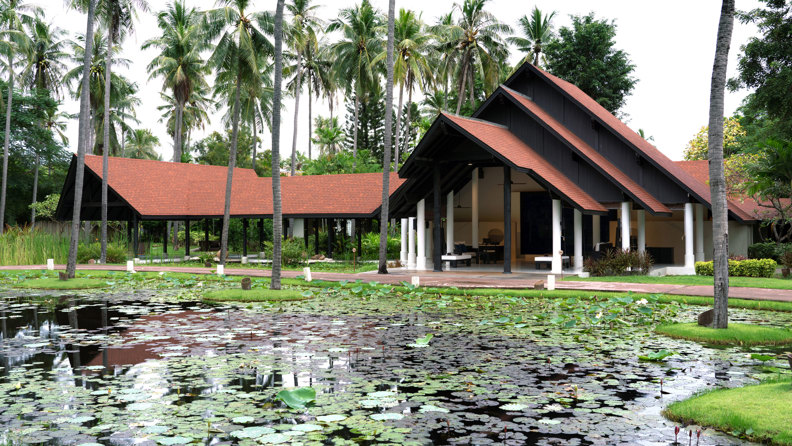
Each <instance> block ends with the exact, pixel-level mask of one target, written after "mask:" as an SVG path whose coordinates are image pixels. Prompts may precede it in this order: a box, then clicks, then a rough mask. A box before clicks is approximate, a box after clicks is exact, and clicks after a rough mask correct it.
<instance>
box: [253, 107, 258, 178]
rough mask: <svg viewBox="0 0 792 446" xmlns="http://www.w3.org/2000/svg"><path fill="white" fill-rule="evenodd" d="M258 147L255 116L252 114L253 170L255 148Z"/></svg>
mask: <svg viewBox="0 0 792 446" xmlns="http://www.w3.org/2000/svg"><path fill="white" fill-rule="evenodd" d="M257 148H258V129H257V128H256V117H255V116H253V160H252V161H253V172H255V171H256V149H257Z"/></svg>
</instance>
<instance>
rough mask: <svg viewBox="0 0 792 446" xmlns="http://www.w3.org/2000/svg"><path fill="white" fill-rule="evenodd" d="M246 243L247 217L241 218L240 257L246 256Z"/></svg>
mask: <svg viewBox="0 0 792 446" xmlns="http://www.w3.org/2000/svg"><path fill="white" fill-rule="evenodd" d="M247 245H248V219H247V218H243V219H242V257H247V248H248V247H247Z"/></svg>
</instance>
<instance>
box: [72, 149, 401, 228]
mask: <svg viewBox="0 0 792 446" xmlns="http://www.w3.org/2000/svg"><path fill="white" fill-rule="evenodd" d="M85 166H86V168H87V169H89V170H90V171H92V172H94V173H95V174H96V175H97V176H98V177H99V178H101V177H102V157H101V156H93V155H86V156H85ZM109 172H110V174H109V182H108V187H109V188H110V189H111V190H113V191H115V192H116V193H117V194H118V195H119V196H121V198H122V199H123V200H125V201H126V202H127V203H128V204H129V205H130V206H131V207H133V208H134V209H135V210H136V211H137V212H138V213H139V214H140V216H141V217H142V218H149V219H164V218H167V217H174V218H175V217H197V218H201V217H221V216H222V215H223V209H224V206H225V185H226V178H227V175H228V167H224V166H208V165H202V164H188V163H171V162H164V161H153V160H138V159H131V158H116V157H111V158H110V159H109ZM404 181H405V180H403V179H401V178H399V177H398V175H397V174H396V173H391V174H390V192H391V194H392V193H393V192H394V191H396V189H398V187H399V186H401V185H402V184H403V183H404ZM281 185H282V202H283V215H285V216H287V217H309V216H328V217H332V216H336V217H341V216H348V217H364V216H373V214H374V213H376V212H377V211H378V209H379V207H380V205H381V204H382V173H363V174H348V175H315V176H294V177H281ZM231 194H232V195H231V215H232V216H234V217H246V216H247V217H254V216H262V217H265V216H266V217H268V216H271V215H272V178H266V177H264V178H260V177H258V176H257V175H256V173H255V172H254V171H253V170H251V169H239V168H237V169H235V170H234V178H233V184H232V191H231Z"/></svg>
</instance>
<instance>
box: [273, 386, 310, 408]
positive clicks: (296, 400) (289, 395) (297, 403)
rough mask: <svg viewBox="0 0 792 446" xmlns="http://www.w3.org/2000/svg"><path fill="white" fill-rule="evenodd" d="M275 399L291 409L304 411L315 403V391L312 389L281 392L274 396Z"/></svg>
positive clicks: (304, 388)
mask: <svg viewBox="0 0 792 446" xmlns="http://www.w3.org/2000/svg"><path fill="white" fill-rule="evenodd" d="M275 399H277V400H280V401H283V403H285V404H286V405H287V406H289V407H290V408H292V409H305V408H306V407H308V406H310V405H312V404H313V403H314V401H316V390H315V389H314V388H313V387H298V388H296V389H291V390H281V391H280V392H278V394H277V395H275Z"/></svg>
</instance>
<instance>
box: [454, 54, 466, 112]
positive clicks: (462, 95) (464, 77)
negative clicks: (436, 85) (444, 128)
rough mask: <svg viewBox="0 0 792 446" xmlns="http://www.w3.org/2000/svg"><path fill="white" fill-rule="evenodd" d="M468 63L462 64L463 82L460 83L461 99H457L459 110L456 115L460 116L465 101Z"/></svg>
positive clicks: (459, 92) (457, 109)
mask: <svg viewBox="0 0 792 446" xmlns="http://www.w3.org/2000/svg"><path fill="white" fill-rule="evenodd" d="M467 72H468V70H467V61H466V62H465V63H464V64H462V80H461V81H460V82H459V91H458V94H459V97H457V108H456V114H459V112H460V110H462V102H464V100H465V83H466V81H467Z"/></svg>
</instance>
